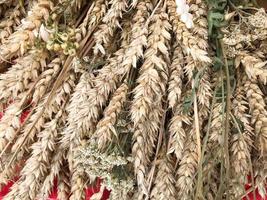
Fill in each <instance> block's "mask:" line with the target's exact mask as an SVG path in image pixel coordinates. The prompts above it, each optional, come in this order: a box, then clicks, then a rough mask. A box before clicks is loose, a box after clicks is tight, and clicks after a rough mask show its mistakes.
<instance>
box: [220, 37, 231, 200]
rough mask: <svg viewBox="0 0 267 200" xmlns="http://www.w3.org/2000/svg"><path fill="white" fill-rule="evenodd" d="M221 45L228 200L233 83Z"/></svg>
mask: <svg viewBox="0 0 267 200" xmlns="http://www.w3.org/2000/svg"><path fill="white" fill-rule="evenodd" d="M220 46H221V50H222V56H223V58H224V69H225V75H226V115H225V116H226V117H225V135H224V147H225V152H224V153H225V168H226V173H225V176H226V190H227V191H226V200H229V192H228V188H229V181H230V159H229V134H230V112H231V83H230V72H229V66H228V61H227V57H226V55H225V51H224V45H223V42H222V40H220Z"/></svg>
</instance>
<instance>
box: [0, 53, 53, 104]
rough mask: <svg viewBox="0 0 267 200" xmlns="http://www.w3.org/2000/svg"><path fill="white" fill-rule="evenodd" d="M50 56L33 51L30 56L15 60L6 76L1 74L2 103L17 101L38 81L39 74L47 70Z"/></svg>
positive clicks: (0, 99) (0, 97)
mask: <svg viewBox="0 0 267 200" xmlns="http://www.w3.org/2000/svg"><path fill="white" fill-rule="evenodd" d="M47 57H48V54H47V53H46V52H44V51H42V50H41V51H38V50H33V51H31V52H29V54H28V55H26V56H24V57H21V58H18V59H17V60H15V62H16V63H15V64H14V65H12V67H11V68H10V69H9V70H8V71H7V72H6V73H4V74H0V88H1V95H0V101H1V102H3V103H6V102H8V100H9V99H16V98H17V96H18V95H19V94H20V93H21V92H25V91H26V90H28V89H29V88H30V86H31V84H32V83H33V82H34V81H36V80H37V79H38V76H39V74H40V73H41V72H42V71H43V70H44V69H45V68H46V59H47Z"/></svg>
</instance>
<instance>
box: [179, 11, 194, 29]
mask: <svg viewBox="0 0 267 200" xmlns="http://www.w3.org/2000/svg"><path fill="white" fill-rule="evenodd" d="M180 20H181V21H182V22H184V23H185V25H186V27H187V28H193V26H194V24H193V16H192V15H191V14H190V13H183V14H182V15H181V16H180Z"/></svg>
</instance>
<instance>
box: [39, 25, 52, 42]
mask: <svg viewBox="0 0 267 200" xmlns="http://www.w3.org/2000/svg"><path fill="white" fill-rule="evenodd" d="M39 34H40V37H41V38H42V40H43V41H45V42H47V41H48V40H49V36H50V34H49V32H48V30H47V29H46V28H45V26H44V25H43V24H42V25H41V27H40V30H39Z"/></svg>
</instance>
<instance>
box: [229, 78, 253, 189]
mask: <svg viewBox="0 0 267 200" xmlns="http://www.w3.org/2000/svg"><path fill="white" fill-rule="evenodd" d="M238 78H239V80H238V83H237V88H236V93H235V98H234V100H233V114H234V117H236V119H237V120H240V122H241V123H242V124H241V126H239V127H237V129H239V130H238V132H239V133H237V134H234V135H232V140H233V141H232V148H231V150H232V162H231V163H232V166H233V169H234V172H235V174H234V175H235V176H236V177H237V178H238V179H239V182H240V183H242V184H244V183H245V181H246V176H247V174H248V173H249V159H250V151H251V148H252V145H253V144H252V136H253V128H252V127H251V126H250V115H249V114H248V111H249V109H248V102H247V99H246V98H245V95H246V90H245V88H244V85H243V80H242V79H241V80H240V78H241V77H240V75H239V76H238ZM237 125H238V124H237ZM237 125H235V127H236V126H237Z"/></svg>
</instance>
